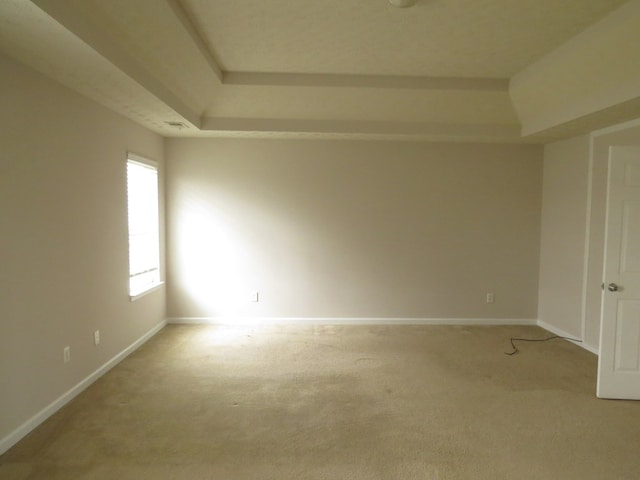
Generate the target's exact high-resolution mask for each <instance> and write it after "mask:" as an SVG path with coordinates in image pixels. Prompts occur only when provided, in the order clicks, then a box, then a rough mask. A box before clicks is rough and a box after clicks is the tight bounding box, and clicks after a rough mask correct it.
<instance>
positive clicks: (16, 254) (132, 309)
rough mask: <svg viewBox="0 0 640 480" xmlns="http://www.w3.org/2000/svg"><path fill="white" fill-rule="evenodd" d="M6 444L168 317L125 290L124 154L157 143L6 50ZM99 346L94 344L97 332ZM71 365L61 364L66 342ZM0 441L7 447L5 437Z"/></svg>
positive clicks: (153, 148)
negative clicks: (18, 61) (20, 62)
mask: <svg viewBox="0 0 640 480" xmlns="http://www.w3.org/2000/svg"><path fill="white" fill-rule="evenodd" d="M0 72H1V74H0V105H2V108H0V144H1V148H0V232H2V234H1V236H0V243H1V248H0V266H1V267H0V332H1V333H0V392H1V394H0V412H1V414H0V445H6V443H7V438H9V437H10V436H11V435H14V434H15V432H16V431H17V430H19V427H20V426H23V425H24V424H25V422H27V421H28V420H29V419H31V418H32V417H33V416H34V415H35V414H37V413H38V412H40V411H41V410H42V409H44V408H45V407H47V406H49V405H50V404H51V403H52V402H54V401H55V400H57V399H58V398H60V396H61V395H63V394H64V393H65V392H67V391H68V390H69V389H71V388H72V387H74V386H75V385H76V384H78V382H80V381H81V380H83V379H85V378H86V377H87V376H88V375H89V374H91V373H92V372H94V371H95V370H96V369H98V368H99V367H101V366H102V365H104V364H105V362H107V361H108V360H110V359H112V358H113V357H114V356H115V355H116V354H118V353H119V352H121V351H122V350H123V349H125V348H126V347H128V346H129V345H131V344H132V343H133V342H134V341H136V340H137V339H139V338H140V337H141V336H142V335H143V334H145V333H146V332H148V331H149V330H150V329H152V328H153V327H154V326H155V325H157V324H158V323H159V322H161V321H162V320H164V314H165V309H164V307H165V302H164V291H163V290H161V291H158V292H155V293H153V294H150V295H148V296H147V297H144V298H142V299H140V300H139V301H136V302H133V303H131V302H130V301H129V297H128V258H127V255H128V253H127V242H128V240H127V214H126V196H125V195H126V193H125V188H126V184H125V162H126V152H127V150H132V151H134V152H137V153H139V154H141V155H146V156H148V157H150V158H152V159H155V160H158V161H160V162H162V161H163V142H162V139H161V138H160V137H159V136H157V135H155V134H152V133H150V132H149V131H147V130H146V129H144V128H142V127H139V126H137V125H136V124H134V123H132V122H131V121H129V120H127V119H125V118H124V117H121V116H119V115H116V114H114V113H111V112H109V111H108V110H106V109H104V108H102V107H100V106H98V105H97V104H96V103H94V102H91V101H89V100H86V99H85V98H83V97H81V96H79V95H77V94H75V93H72V92H71V91H70V90H67V89H66V88H63V87H61V86H59V85H58V84H56V83H54V82H52V81H50V80H48V79H46V78H45V77H42V76H41V75H39V74H36V73H35V72H34V71H33V70H29V69H26V68H24V67H22V66H19V65H18V64H16V63H14V62H13V61H11V60H8V59H7V58H6V57H2V56H0ZM97 329H99V330H100V331H101V333H102V343H101V345H99V346H94V344H93V331H94V330H97ZM66 345H69V346H70V347H71V362H70V363H68V364H64V363H63V348H64V347H65V346H66ZM3 442H4V443H3Z"/></svg>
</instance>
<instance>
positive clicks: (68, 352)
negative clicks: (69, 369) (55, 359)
mask: <svg viewBox="0 0 640 480" xmlns="http://www.w3.org/2000/svg"><path fill="white" fill-rule="evenodd" d="M62 358H63V359H64V363H69V362H70V361H71V347H64V350H63V351H62Z"/></svg>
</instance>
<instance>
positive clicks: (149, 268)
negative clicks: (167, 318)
mask: <svg viewBox="0 0 640 480" xmlns="http://www.w3.org/2000/svg"><path fill="white" fill-rule="evenodd" d="M127 204H128V214H129V295H130V296H131V298H132V299H135V298H136V297H137V296H139V295H141V294H144V293H146V292H148V291H149V290H151V289H153V288H154V287H156V286H158V285H160V284H161V282H160V233H159V232H160V229H159V219H158V218H159V217H158V167H157V165H156V163H155V162H152V161H150V160H147V159H144V158H141V157H138V156H137V155H133V154H129V155H128V158H127Z"/></svg>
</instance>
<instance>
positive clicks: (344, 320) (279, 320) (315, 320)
mask: <svg viewBox="0 0 640 480" xmlns="http://www.w3.org/2000/svg"><path fill="white" fill-rule="evenodd" d="M167 323H170V324H183V325H203V324H208V325H221V326H232V325H292V324H299V325H537V321H536V320H535V319H530V318H386V317H174V318H168V319H167Z"/></svg>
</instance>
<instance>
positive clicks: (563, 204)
mask: <svg viewBox="0 0 640 480" xmlns="http://www.w3.org/2000/svg"><path fill="white" fill-rule="evenodd" d="M589 146H590V143H589V137H588V136H581V137H576V138H572V139H570V140H564V141H560V142H556V143H552V144H549V145H546V146H545V148H544V173H543V189H542V192H543V193H542V220H541V240H540V284H539V303H538V319H539V320H540V321H542V322H545V323H546V324H548V325H551V326H552V327H554V328H556V329H558V330H560V331H564V332H566V333H568V334H570V335H573V336H575V337H576V338H581V337H582V304H583V295H582V292H583V280H584V270H585V268H584V253H585V235H586V223H587V189H588V180H589V179H588V174H589Z"/></svg>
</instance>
